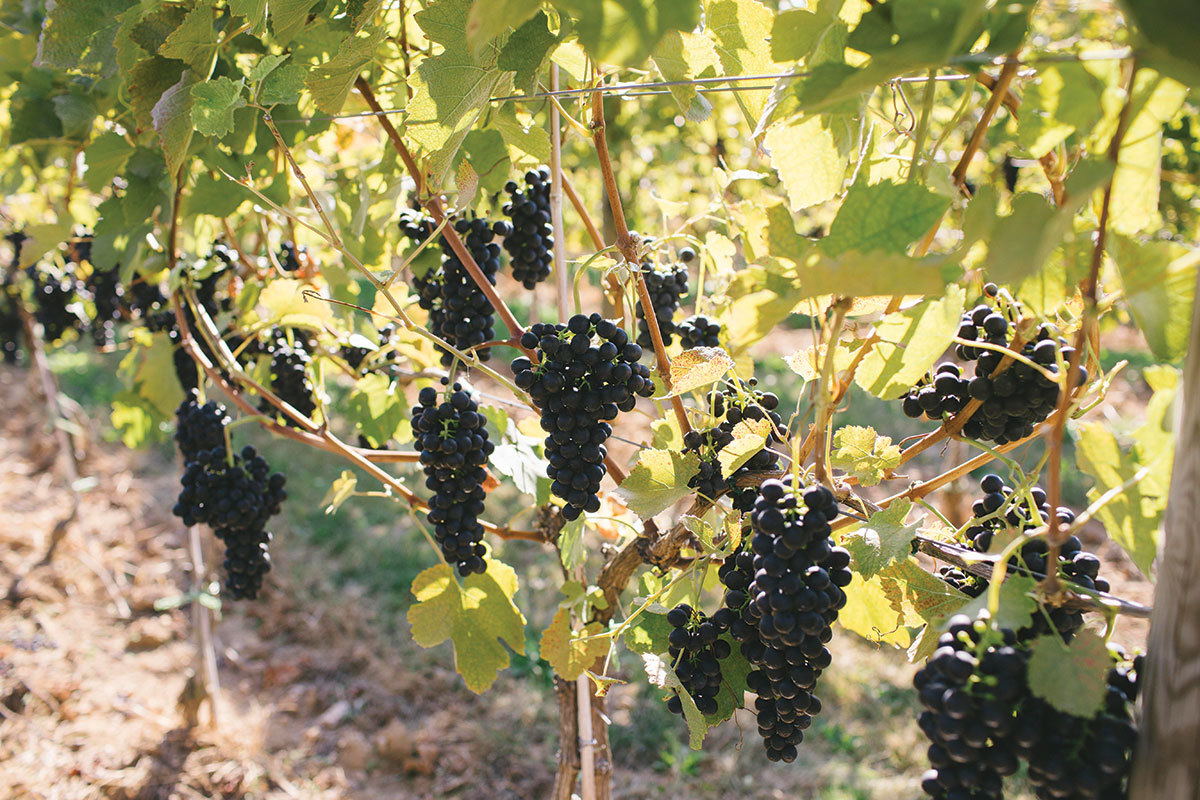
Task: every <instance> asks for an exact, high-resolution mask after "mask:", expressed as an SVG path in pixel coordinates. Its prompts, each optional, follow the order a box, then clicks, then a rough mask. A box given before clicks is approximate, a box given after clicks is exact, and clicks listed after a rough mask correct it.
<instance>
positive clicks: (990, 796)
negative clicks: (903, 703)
mask: <svg viewBox="0 0 1200 800" xmlns="http://www.w3.org/2000/svg"><path fill="white" fill-rule="evenodd" d="M987 630H988V629H987V626H986V625H985V624H984V623H982V622H981V623H978V624H977V623H975V622H973V621H972V620H971V618H970V617H967V616H966V615H964V614H959V615H956V616H954V617H951V619H950V621H949V628H948V630H947V632H946V633H943V634H942V635H941V638H939V639H938V649H937V650H936V651H935V652H934V654H933V655H932V656H931V657H930V659H929V661H928V663H927V664H926V665H925V666H924V667H922V668H921V670H920V671H919V672H917V674H916V676H915V677H914V678H913V685H914V686H915V687H916V689H917V693H918V697H919V698H920V700H921V704H922V705H923V706H924V707H925V710H924V711H922V712H921V714H920V716H919V717H918V718H917V725H918V726H919V727H920V728H921V731H922V732H923V733H924V734H925V736H926V737H927V738H928V739H929V741H930V745H929V764H930V767H931V769H930V770H929V771H928V772H926V773H925V775H924V777H923V778H922V780H921V788H922V789H923V790H924V791H925V793H926V794H927V795H929V796H930V797H933V798H937V800H957V798H963V799H964V800H1003V797H1004V777H1005V776H1006V775H1012V774H1013V773H1015V772H1016V771H1017V769H1018V768H1019V766H1020V761H1019V760H1018V757H1017V741H1018V736H1016V735H1015V734H1016V730H1017V708H1018V707H1019V704H1020V701H1021V700H1022V699H1023V698H1024V696H1025V694H1026V691H1027V689H1026V667H1027V663H1028V653H1027V651H1025V650H1022V649H1019V648H1018V647H1016V646H1015V645H1016V644H1017V639H1016V636H1015V634H1013V633H1012V632H1011V631H1007V632H1004V633H1003V634H1002V635H1001V636H1000V638H999V640H998V641H997V640H996V638H997V637H996V636H990V635H987Z"/></svg>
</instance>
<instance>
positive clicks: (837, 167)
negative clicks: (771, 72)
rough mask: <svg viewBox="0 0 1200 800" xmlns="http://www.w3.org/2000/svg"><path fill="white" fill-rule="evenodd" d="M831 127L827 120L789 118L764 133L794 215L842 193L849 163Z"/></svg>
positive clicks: (839, 119) (773, 165) (765, 141)
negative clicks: (794, 212) (795, 212)
mask: <svg viewBox="0 0 1200 800" xmlns="http://www.w3.org/2000/svg"><path fill="white" fill-rule="evenodd" d="M832 119H835V120H838V121H841V118H840V117H833V118H832ZM830 123H831V117H829V116H822V117H809V118H806V119H801V118H792V119H789V120H787V121H785V122H780V123H778V124H776V125H772V126H771V127H770V128H768V129H767V135H766V138H765V139H764V144H766V147H767V152H768V153H770V156H771V166H772V167H774V168H775V171H776V172H778V173H779V180H781V181H783V186H784V189H786V190H787V197H788V205H789V206H791V208H792V210H793V211H802V210H804V209H806V208H808V207H810V206H815V205H817V204H819V203H824V202H825V201H826V200H830V199H832V198H833V197H834V196H836V195H837V194H838V192H840V191H841V190H842V183H843V182H844V181H845V179H846V168H847V165H848V161H847V159H846V158H845V156H844V155H843V154H842V152H841V149H840V148H839V147H838V142H837V137H835V135H834V132H833V131H832V130H831V128H830Z"/></svg>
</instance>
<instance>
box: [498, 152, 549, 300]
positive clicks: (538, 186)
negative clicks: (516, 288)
mask: <svg viewBox="0 0 1200 800" xmlns="http://www.w3.org/2000/svg"><path fill="white" fill-rule="evenodd" d="M504 191H506V192H508V196H509V201H508V202H507V203H505V204H504V208H503V211H504V214H505V215H506V216H507V217H508V219H509V221H508V222H497V223H496V224H495V225H493V226H492V229H493V230H494V231H495V232H496V233H497V234H499V235H500V236H503V237H504V249H505V250H506V251H508V256H509V260H510V261H511V262H512V274H513V279H515V280H516V281H517V282H519V283H520V284H522V285H523V286H524V287H525V288H526V289H533V288H534V287H535V286H537V285H538V284H539V283H541V282H542V281H544V280H546V278H548V277H549V276H550V265H551V264H552V263H553V261H554V228H553V226H551V224H550V170H549V168H547V167H539V168H538V169H536V170H530V171H529V172H526V173H525V188H524V190H523V191H522V190H521V189H520V188H518V186H517V182H516V181H509V182H508V183H507V184H505V185H504Z"/></svg>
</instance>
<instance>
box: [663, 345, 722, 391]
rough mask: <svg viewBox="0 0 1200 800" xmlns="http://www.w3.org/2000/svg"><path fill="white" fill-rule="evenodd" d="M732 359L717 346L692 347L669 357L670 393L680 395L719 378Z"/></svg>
mask: <svg viewBox="0 0 1200 800" xmlns="http://www.w3.org/2000/svg"><path fill="white" fill-rule="evenodd" d="M731 369H733V359H732V358H730V357H729V354H728V353H726V352H725V351H724V350H722V349H721V348H719V347H694V348H692V349H691V350H684V351H683V352H682V353H680V354H679V355H677V356H675V357H674V358H672V359H671V394H672V395H682V394H686V393H687V392H690V391H692V390H693V389H699V388H700V387H701V386H708V385H710V384H712V383H715V382H716V381H718V380H720V379H721V378H722V377H723V376H724V375H725V373H727V372H729V370H731Z"/></svg>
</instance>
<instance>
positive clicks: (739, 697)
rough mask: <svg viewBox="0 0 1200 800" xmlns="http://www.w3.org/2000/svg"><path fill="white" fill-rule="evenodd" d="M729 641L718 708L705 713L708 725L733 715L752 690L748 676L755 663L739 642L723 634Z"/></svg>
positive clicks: (723, 663)
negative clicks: (747, 658)
mask: <svg viewBox="0 0 1200 800" xmlns="http://www.w3.org/2000/svg"><path fill="white" fill-rule="evenodd" d="M721 638H722V639H724V640H725V641H727V642H729V650H730V653H729V656H728V657H726V658H723V659H721V690H720V691H719V692H718V693H717V710H716V712H715V713H713V714H705V715H704V722H705V723H706V724H707V725H708V727H710V728H711V727H713V726H714V725H720V724H721V723H722V722H724V721H725V720H727V719H729V718H731V717H732V716H733V712H734V711H736V710H737V709H739V708H744V707H745V705H746V692H748V691H750V687H749V685H748V684H747V683H746V678H747V677H749V675H750V673H751V672H753V671H754V665H753V664H751V663H750V662H749V661H747V660H746V657H745V656H744V655H742V650H741V648H740V647H739V646H738V643H737V642H735V641H733V639H732V637H730V636H729V634H728V633H726V634H723V635H722V636H721Z"/></svg>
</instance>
